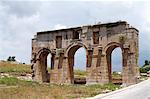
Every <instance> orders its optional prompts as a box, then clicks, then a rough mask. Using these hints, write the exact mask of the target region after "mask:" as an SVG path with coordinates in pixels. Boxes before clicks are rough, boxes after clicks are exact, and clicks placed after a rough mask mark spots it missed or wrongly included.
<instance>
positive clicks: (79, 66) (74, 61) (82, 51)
mask: <svg viewBox="0 0 150 99" xmlns="http://www.w3.org/2000/svg"><path fill="white" fill-rule="evenodd" d="M68 62H69V69H70V70H69V71H70V79H71V83H73V84H86V48H84V47H83V46H80V45H76V46H73V47H72V48H71V49H70V50H69V52H68Z"/></svg>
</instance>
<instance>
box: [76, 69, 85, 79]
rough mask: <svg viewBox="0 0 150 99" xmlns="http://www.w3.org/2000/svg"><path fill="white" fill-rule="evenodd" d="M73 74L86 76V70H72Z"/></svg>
mask: <svg viewBox="0 0 150 99" xmlns="http://www.w3.org/2000/svg"><path fill="white" fill-rule="evenodd" d="M74 75H75V76H76V77H86V71H83V70H74Z"/></svg>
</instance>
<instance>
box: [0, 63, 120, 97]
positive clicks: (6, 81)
mask: <svg viewBox="0 0 150 99" xmlns="http://www.w3.org/2000/svg"><path fill="white" fill-rule="evenodd" d="M0 72H3V73H18V74H20V73H29V72H31V69H30V66H29V65H22V64H11V63H6V62H3V63H0ZM76 74H80V76H84V75H85V73H82V72H81V71H78V73H77V72H76ZM118 88H120V87H119V86H117V85H114V84H105V85H99V84H96V85H56V84H39V83H37V82H33V81H25V80H19V79H17V78H15V77H2V78H1V77H0V99H77V98H81V97H84V98H85V97H91V96H95V95H97V94H100V93H102V92H103V91H104V90H116V89H118Z"/></svg>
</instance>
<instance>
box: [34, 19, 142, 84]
mask: <svg viewBox="0 0 150 99" xmlns="http://www.w3.org/2000/svg"><path fill="white" fill-rule="evenodd" d="M138 33H139V31H138V30H137V29H136V28H134V27H132V26H130V25H129V24H128V23H127V22H125V21H118V22H114V23H104V24H96V25H87V26H81V27H74V28H67V29H60V30H52V31H43V32H38V33H37V35H35V37H34V38H33V39H32V60H31V62H32V70H33V79H34V80H35V81H38V82H49V83H56V84H73V83H74V72H73V71H74V70H73V66H74V54H75V52H76V51H77V50H78V49H79V48H80V47H84V48H85V49H86V72H87V76H86V84H95V83H100V84H105V83H108V82H111V81H112V76H111V71H112V67H111V53H112V51H113V50H114V49H115V48H117V47H120V48H121V50H122V62H123V63H122V64H123V71H122V82H123V85H126V86H127V85H131V84H135V83H136V82H137V79H138V76H139V70H138V52H139V51H138V44H139V41H138ZM49 53H51V71H50V72H48V70H47V56H48V54H49Z"/></svg>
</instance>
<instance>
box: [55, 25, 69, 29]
mask: <svg viewBox="0 0 150 99" xmlns="http://www.w3.org/2000/svg"><path fill="white" fill-rule="evenodd" d="M66 28H67V26H65V25H62V24H56V25H55V26H54V29H55V30H58V29H66Z"/></svg>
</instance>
